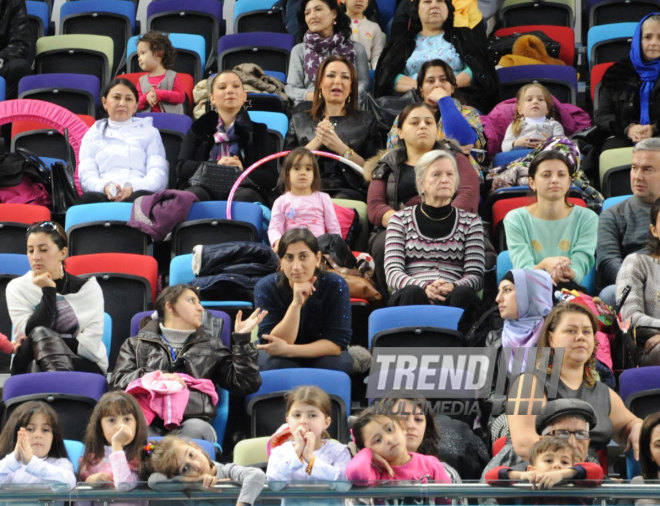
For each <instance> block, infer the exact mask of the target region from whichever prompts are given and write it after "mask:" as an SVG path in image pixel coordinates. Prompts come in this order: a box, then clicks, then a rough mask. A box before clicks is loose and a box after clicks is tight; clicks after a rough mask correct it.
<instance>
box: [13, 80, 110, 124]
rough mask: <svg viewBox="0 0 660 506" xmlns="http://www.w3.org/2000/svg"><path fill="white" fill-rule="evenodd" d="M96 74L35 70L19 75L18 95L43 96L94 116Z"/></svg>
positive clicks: (72, 110)
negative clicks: (34, 73) (31, 72)
mask: <svg viewBox="0 0 660 506" xmlns="http://www.w3.org/2000/svg"><path fill="white" fill-rule="evenodd" d="M100 86H101V84H100V81H99V78H98V77H96V76H93V75H90V74H36V75H32V76H25V77H23V78H21V80H20V81H19V83H18V98H32V99H36V100H44V101H46V102H51V103H53V104H57V105H60V106H62V107H65V108H67V109H69V110H70V111H71V112H73V113H75V114H88V115H90V116H96V108H97V107H98V105H99V103H100V102H99V89H100Z"/></svg>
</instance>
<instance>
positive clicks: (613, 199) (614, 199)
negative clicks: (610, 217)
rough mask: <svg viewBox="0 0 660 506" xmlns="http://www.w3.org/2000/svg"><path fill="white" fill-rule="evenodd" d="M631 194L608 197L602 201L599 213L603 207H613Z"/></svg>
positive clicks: (603, 209)
mask: <svg viewBox="0 0 660 506" xmlns="http://www.w3.org/2000/svg"><path fill="white" fill-rule="evenodd" d="M630 197H632V195H617V196H616V197H609V198H607V199H605V200H604V201H603V208H602V209H601V211H600V212H601V213H602V212H603V211H605V209H609V208H610V207H613V206H615V205H617V204H619V203H621V202H623V201H624V200H628V199H629V198H630Z"/></svg>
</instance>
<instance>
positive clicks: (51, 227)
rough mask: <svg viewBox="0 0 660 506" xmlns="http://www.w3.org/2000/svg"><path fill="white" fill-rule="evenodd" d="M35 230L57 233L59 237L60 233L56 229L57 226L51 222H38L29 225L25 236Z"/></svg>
mask: <svg viewBox="0 0 660 506" xmlns="http://www.w3.org/2000/svg"><path fill="white" fill-rule="evenodd" d="M37 230H47V231H49V232H57V234H58V235H59V233H60V231H59V229H58V228H57V224H56V223H55V222H53V221H38V222H36V223H33V224H32V225H30V226H29V227H28V229H27V233H26V236H28V235H30V234H32V233H34V232H36V231H37Z"/></svg>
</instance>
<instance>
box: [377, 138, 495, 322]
mask: <svg viewBox="0 0 660 506" xmlns="http://www.w3.org/2000/svg"><path fill="white" fill-rule="evenodd" d="M415 182H416V184H417V190H418V191H419V194H420V195H421V196H422V203H421V204H420V205H416V206H411V207H407V208H405V209H402V210H401V211H398V212H397V213H395V214H394V215H393V216H392V218H391V219H390V222H389V224H388V226H387V236H386V240H385V277H386V278H387V285H388V287H389V289H390V290H391V291H393V294H392V296H391V297H390V300H389V305H390V306H403V305H411V304H443V305H448V306H456V307H460V308H463V309H464V310H465V312H464V314H463V317H462V318H461V321H460V322H459V330H460V331H462V332H463V333H465V332H466V331H467V330H468V329H469V328H470V325H471V324H472V323H473V322H474V321H475V320H476V318H477V317H478V315H479V314H480V312H481V308H482V304H481V300H480V299H479V297H478V295H477V291H479V290H480V289H481V288H482V287H483V284H484V238H483V227H482V224H481V219H480V218H479V216H477V215H476V214H473V213H469V212H467V211H464V210H462V209H458V208H455V207H453V206H452V199H453V198H454V196H455V195H456V188H458V182H459V181H458V169H457V166H456V160H455V159H454V157H453V155H452V154H451V153H449V152H447V151H443V150H434V151H430V152H428V153H426V154H425V155H423V156H422V157H421V158H420V159H419V161H418V162H417V164H416V165H415Z"/></svg>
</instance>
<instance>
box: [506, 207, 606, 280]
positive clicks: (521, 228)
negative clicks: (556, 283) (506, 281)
mask: <svg viewBox="0 0 660 506" xmlns="http://www.w3.org/2000/svg"><path fill="white" fill-rule="evenodd" d="M504 230H505V231H506V243H507V246H508V248H509V254H510V255H511V262H512V263H513V267H514V268H516V269H532V268H533V267H534V266H535V265H536V264H538V263H539V262H540V261H541V260H543V259H544V258H546V257H554V256H566V257H569V258H570V259H571V267H572V268H573V271H574V272H575V279H574V281H575V282H576V283H580V282H581V281H582V278H583V277H584V276H585V274H586V273H587V272H589V269H591V268H592V267H593V265H594V262H595V260H594V252H595V250H596V236H597V231H598V215H597V214H596V213H594V212H593V211H592V210H591V209H586V208H584V207H579V206H574V207H573V210H572V211H571V212H570V214H569V215H568V216H567V217H566V218H564V219H562V220H542V219H539V218H535V217H534V216H532V215H531V214H530V213H529V211H528V210H527V208H525V207H521V208H519V209H514V210H513V211H511V212H510V213H508V214H507V215H506V217H505V218H504Z"/></svg>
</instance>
